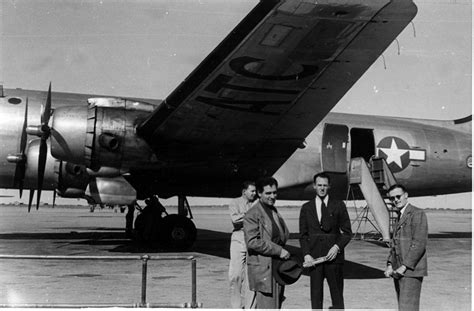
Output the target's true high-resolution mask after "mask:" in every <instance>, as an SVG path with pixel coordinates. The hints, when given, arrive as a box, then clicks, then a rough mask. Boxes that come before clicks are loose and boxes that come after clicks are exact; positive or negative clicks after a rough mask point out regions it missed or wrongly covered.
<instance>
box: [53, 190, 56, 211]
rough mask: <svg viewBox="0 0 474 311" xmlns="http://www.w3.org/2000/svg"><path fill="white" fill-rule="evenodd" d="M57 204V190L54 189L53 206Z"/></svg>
mask: <svg viewBox="0 0 474 311" xmlns="http://www.w3.org/2000/svg"><path fill="white" fill-rule="evenodd" d="M55 205H56V190H53V208H54V206H55Z"/></svg>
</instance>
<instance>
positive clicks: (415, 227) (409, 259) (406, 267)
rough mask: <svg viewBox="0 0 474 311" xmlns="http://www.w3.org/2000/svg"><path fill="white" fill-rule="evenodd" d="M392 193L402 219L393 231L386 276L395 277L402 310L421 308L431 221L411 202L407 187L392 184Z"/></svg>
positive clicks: (389, 190) (426, 272) (391, 196)
mask: <svg viewBox="0 0 474 311" xmlns="http://www.w3.org/2000/svg"><path fill="white" fill-rule="evenodd" d="M388 195H389V199H390V200H391V201H392V202H393V203H394V205H395V207H396V208H397V209H398V211H399V212H400V214H399V217H400V218H399V220H398V221H397V223H396V225H395V230H394V232H393V237H392V243H391V248H390V254H389V256H388V259H387V268H386V269H385V276H386V277H392V278H393V280H394V283H395V291H396V293H397V300H398V309H399V310H419V309H420V293H421V283H422V282H423V277H424V276H426V275H428V263H427V255H426V244H427V242H428V220H427V219H426V214H425V212H423V211H422V210H421V209H419V208H417V207H415V206H413V205H411V204H410V203H408V192H407V190H406V188H405V187H404V186H402V185H399V184H397V185H393V186H391V187H390V188H389V189H388Z"/></svg>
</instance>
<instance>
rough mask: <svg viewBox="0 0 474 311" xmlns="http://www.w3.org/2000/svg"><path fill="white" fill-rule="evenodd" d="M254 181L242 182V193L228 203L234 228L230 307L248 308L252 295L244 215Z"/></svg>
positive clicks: (251, 201)
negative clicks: (249, 281)
mask: <svg viewBox="0 0 474 311" xmlns="http://www.w3.org/2000/svg"><path fill="white" fill-rule="evenodd" d="M255 196H256V190H255V183H254V182H251V181H246V182H244V183H243V184H242V195H241V196H240V197H238V198H235V199H233V200H232V201H231V202H230V203H229V212H230V218H231V220H232V225H233V226H234V230H233V232H232V236H231V240H230V263H229V282H230V305H231V308H232V309H242V308H249V307H250V302H251V299H252V295H251V293H250V291H249V286H248V278H247V247H246V245H245V238H244V231H243V227H244V215H245V213H247V211H248V210H249V209H250V207H251V206H252V203H253V202H254V200H255Z"/></svg>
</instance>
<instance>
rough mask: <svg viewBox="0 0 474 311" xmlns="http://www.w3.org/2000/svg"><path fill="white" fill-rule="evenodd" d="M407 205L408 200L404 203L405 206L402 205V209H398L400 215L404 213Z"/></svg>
mask: <svg viewBox="0 0 474 311" xmlns="http://www.w3.org/2000/svg"><path fill="white" fill-rule="evenodd" d="M407 206H408V202H407V204H405V206H404V207H402V209H401V210H400V217H402V215H403V213H405V210H406V209H407Z"/></svg>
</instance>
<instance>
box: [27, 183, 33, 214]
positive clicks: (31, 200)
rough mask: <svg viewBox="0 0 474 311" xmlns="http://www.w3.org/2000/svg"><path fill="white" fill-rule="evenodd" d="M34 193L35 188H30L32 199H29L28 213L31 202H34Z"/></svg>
mask: <svg viewBox="0 0 474 311" xmlns="http://www.w3.org/2000/svg"><path fill="white" fill-rule="evenodd" d="M34 195H35V190H34V189H30V199H29V200H28V213H29V212H30V211H31V203H32V202H33V196H34Z"/></svg>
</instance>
